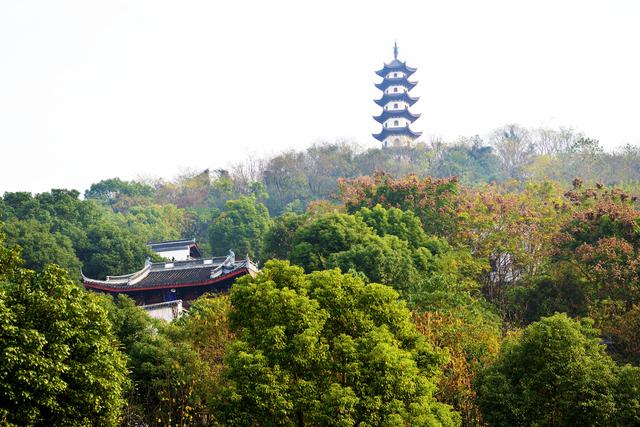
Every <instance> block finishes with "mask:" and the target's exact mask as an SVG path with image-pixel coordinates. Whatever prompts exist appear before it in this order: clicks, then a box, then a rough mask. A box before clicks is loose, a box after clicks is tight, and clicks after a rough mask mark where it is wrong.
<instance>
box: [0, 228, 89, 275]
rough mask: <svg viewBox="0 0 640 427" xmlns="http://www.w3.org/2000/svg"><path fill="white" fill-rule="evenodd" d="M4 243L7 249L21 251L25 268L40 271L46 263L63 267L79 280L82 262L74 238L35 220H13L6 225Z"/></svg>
mask: <svg viewBox="0 0 640 427" xmlns="http://www.w3.org/2000/svg"><path fill="white" fill-rule="evenodd" d="M2 229H3V230H4V232H5V236H6V238H5V241H6V244H7V245H8V246H13V245H18V246H20V247H21V248H22V253H21V256H22V257H23V258H24V261H25V263H24V265H25V267H27V268H29V269H32V270H36V271H41V270H43V269H44V267H45V266H46V265H47V264H56V265H58V266H60V267H62V268H64V269H65V270H66V271H67V272H68V273H69V276H70V277H72V278H74V279H78V278H79V277H80V269H81V268H82V263H81V262H80V260H79V259H78V257H77V256H76V253H75V251H74V249H73V243H72V242H71V239H70V238H69V237H67V236H65V235H63V234H62V233H60V232H58V231H56V232H53V233H52V232H51V231H50V228H49V227H48V226H47V225H45V224H42V223H40V222H39V221H37V220H35V219H29V220H24V221H20V220H15V219H13V220H10V221H7V222H6V223H5V224H4V227H2Z"/></svg>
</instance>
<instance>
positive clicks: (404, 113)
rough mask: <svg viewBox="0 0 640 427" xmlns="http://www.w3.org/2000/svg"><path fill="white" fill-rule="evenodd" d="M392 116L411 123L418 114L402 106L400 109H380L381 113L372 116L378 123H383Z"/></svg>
mask: <svg viewBox="0 0 640 427" xmlns="http://www.w3.org/2000/svg"><path fill="white" fill-rule="evenodd" d="M393 117H400V118H404V119H407V120H409V121H410V122H411V123H413V122H414V121H416V120H417V119H418V118H419V117H420V114H414V113H412V112H411V111H409V109H408V108H403V109H402V110H382V114H380V115H379V116H373V118H374V119H375V120H376V121H377V122H378V123H384V122H385V121H387V120H389V119H391V118H393Z"/></svg>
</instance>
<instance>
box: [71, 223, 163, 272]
mask: <svg viewBox="0 0 640 427" xmlns="http://www.w3.org/2000/svg"><path fill="white" fill-rule="evenodd" d="M87 241H88V243H87V246H86V247H85V249H84V250H82V251H81V252H80V254H79V255H80V259H81V260H82V261H83V263H84V268H83V272H84V274H85V275H86V276H88V277H92V278H102V279H103V278H105V277H106V276H107V275H109V276H117V275H121V274H127V273H132V272H134V271H137V270H140V269H141V268H142V267H143V266H144V263H145V260H146V259H149V258H151V259H157V257H158V256H157V255H156V254H155V253H154V252H152V251H151V249H149V248H148V247H147V246H146V245H145V242H144V241H142V240H139V239H137V238H135V237H134V236H132V235H131V234H129V233H127V232H125V231H123V230H122V229H121V228H118V227H116V226H114V225H111V224H106V223H102V224H96V225H95V226H93V227H91V228H90V229H89V230H88V231H87Z"/></svg>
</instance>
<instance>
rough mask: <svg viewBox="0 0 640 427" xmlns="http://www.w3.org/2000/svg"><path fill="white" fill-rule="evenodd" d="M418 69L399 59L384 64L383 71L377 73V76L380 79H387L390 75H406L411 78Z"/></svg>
mask: <svg viewBox="0 0 640 427" xmlns="http://www.w3.org/2000/svg"><path fill="white" fill-rule="evenodd" d="M416 71H417V68H411V67H409V66H408V65H407V64H405V63H404V62H403V61H399V60H398V59H397V58H396V59H394V60H393V61H391V62H389V63H388V64H384V67H382V69H381V70H378V71H376V74H377V75H379V76H380V77H387V76H388V75H389V73H397V72H400V73H404V74H405V75H406V76H407V77H410V76H411V74H413V73H415V72H416Z"/></svg>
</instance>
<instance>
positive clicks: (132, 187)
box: [84, 178, 155, 206]
mask: <svg viewBox="0 0 640 427" xmlns="http://www.w3.org/2000/svg"><path fill="white" fill-rule="evenodd" d="M154 192H155V190H154V188H153V187H151V186H150V185H147V184H144V183H141V182H136V181H123V180H121V179H120V178H111V179H104V180H102V181H100V182H97V183H95V184H91V187H89V189H88V190H87V191H85V192H84V197H85V199H95V200H97V201H99V202H101V203H104V204H107V205H109V206H114V205H115V204H116V203H118V202H119V201H120V200H119V199H120V198H123V197H126V198H129V199H134V200H137V201H138V202H139V201H140V199H141V198H150V197H152V196H153V195H154Z"/></svg>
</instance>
